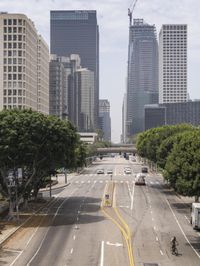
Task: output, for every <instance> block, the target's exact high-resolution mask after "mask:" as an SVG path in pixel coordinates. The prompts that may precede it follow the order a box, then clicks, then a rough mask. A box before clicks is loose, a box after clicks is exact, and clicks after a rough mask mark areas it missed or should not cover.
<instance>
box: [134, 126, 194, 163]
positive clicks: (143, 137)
mask: <svg viewBox="0 0 200 266" xmlns="http://www.w3.org/2000/svg"><path fill="white" fill-rule="evenodd" d="M191 128H192V126H191V125H188V124H180V125H174V126H169V125H167V126H162V127H157V128H152V129H149V130H146V131H145V132H142V133H140V134H139V135H138V139H137V150H138V153H139V155H140V156H142V157H146V158H147V159H149V160H151V161H153V162H154V163H156V162H157V150H158V148H159V146H160V145H161V143H162V142H163V141H164V140H165V139H167V138H168V137H169V136H172V135H173V134H176V133H177V132H182V131H184V130H188V129H191Z"/></svg>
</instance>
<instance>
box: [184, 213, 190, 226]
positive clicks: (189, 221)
mask: <svg viewBox="0 0 200 266" xmlns="http://www.w3.org/2000/svg"><path fill="white" fill-rule="evenodd" d="M184 217H185V219H186V220H187V221H188V223H189V224H190V220H189V219H188V217H187V216H186V215H184Z"/></svg>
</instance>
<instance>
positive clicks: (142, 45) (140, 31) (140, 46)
mask: <svg viewBox="0 0 200 266" xmlns="http://www.w3.org/2000/svg"><path fill="white" fill-rule="evenodd" d="M126 99H127V104H126V124H125V126H126V141H127V140H128V138H129V137H130V136H132V135H134V134H137V133H138V132H141V131H143V130H144V105H145V104H150V103H157V102H158V43H157V37H156V28H155V26H154V25H149V24H147V23H145V22H144V20H143V19H134V20H133V24H131V25H130V28H129V48H128V79H127V97H126Z"/></svg>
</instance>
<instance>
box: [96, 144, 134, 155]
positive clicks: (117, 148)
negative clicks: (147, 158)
mask: <svg viewBox="0 0 200 266" xmlns="http://www.w3.org/2000/svg"><path fill="white" fill-rule="evenodd" d="M97 152H98V154H106V153H124V152H127V153H137V149H136V147H135V146H130V145H126V146H114V147H113V146H112V147H107V148H97Z"/></svg>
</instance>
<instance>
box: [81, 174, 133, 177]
mask: <svg viewBox="0 0 200 266" xmlns="http://www.w3.org/2000/svg"><path fill="white" fill-rule="evenodd" d="M80 176H110V174H101V175H100V174H80ZM112 176H113V177H114V176H130V177H131V176H135V174H125V173H119V174H113V175H112Z"/></svg>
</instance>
